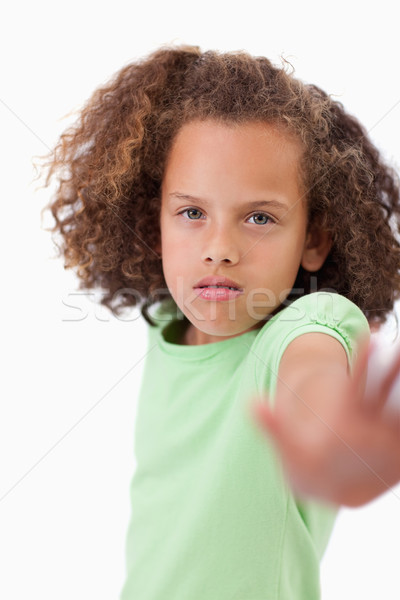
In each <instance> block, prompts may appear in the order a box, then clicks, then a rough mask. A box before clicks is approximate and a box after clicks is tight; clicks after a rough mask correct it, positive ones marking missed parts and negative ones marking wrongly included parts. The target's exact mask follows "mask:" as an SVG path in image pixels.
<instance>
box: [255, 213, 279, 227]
mask: <svg viewBox="0 0 400 600" xmlns="http://www.w3.org/2000/svg"><path fill="white" fill-rule="evenodd" d="M249 219H254V221H253V223H255V224H256V225H267V223H269V222H271V223H273V222H274V220H273V219H272V217H270V216H269V215H267V214H265V213H255V214H254V215H251V217H249Z"/></svg>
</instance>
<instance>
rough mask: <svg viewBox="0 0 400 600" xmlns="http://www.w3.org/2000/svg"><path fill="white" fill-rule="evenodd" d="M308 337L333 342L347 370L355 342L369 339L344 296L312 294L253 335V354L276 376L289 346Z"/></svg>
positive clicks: (364, 322) (365, 324)
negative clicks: (318, 336) (315, 335)
mask: <svg viewBox="0 0 400 600" xmlns="http://www.w3.org/2000/svg"><path fill="white" fill-rule="evenodd" d="M308 333H319V334H325V335H328V336H330V337H331V338H334V339H336V340H337V341H338V342H339V343H340V344H341V345H342V347H343V349H344V351H345V353H346V356H347V360H348V363H349V365H350V366H351V365H352V364H353V362H354V360H355V358H356V354H357V345H358V340H359V339H360V338H362V337H366V336H368V335H369V325H368V321H367V319H366V318H365V316H364V314H363V313H362V311H361V310H360V309H359V308H358V307H357V306H356V305H355V304H354V303H353V302H351V301H350V300H348V299H347V298H345V297H344V296H341V295H339V294H336V293H333V292H314V293H312V294H308V295H306V296H302V297H301V298H298V299H297V300H295V301H294V302H292V303H291V304H290V305H289V306H287V307H286V308H284V309H283V310H281V311H280V312H279V313H278V314H277V315H275V316H274V317H273V318H272V319H271V320H270V321H269V322H268V323H266V324H265V325H264V326H263V327H262V329H261V330H260V332H259V334H258V335H257V338H256V340H255V343H254V351H255V353H256V354H257V355H258V356H260V357H262V358H263V359H264V360H265V361H267V362H268V364H269V365H270V368H271V371H272V372H274V373H277V372H278V369H279V364H280V361H281V359H282V356H283V354H284V352H285V350H286V349H287V347H288V346H289V344H290V343H291V342H292V341H293V340H295V339H296V338H298V337H299V336H302V335H304V334H308ZM330 341H331V340H330Z"/></svg>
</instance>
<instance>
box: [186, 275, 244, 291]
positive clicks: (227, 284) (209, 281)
mask: <svg viewBox="0 0 400 600" xmlns="http://www.w3.org/2000/svg"><path fill="white" fill-rule="evenodd" d="M193 288H194V289H195V290H198V289H210V290H212V289H217V290H218V289H227V290H231V291H234V292H243V288H242V287H241V286H240V285H239V284H238V283H237V282H236V281H233V280H232V279H228V278H227V277H218V276H211V277H204V278H203V279H201V280H200V281H198V282H197V283H196V284H195V285H194V286H193Z"/></svg>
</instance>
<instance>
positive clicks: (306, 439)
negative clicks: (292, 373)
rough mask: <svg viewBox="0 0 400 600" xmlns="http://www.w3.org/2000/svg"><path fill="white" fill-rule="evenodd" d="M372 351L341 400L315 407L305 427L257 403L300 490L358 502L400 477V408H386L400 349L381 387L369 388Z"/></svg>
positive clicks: (357, 367)
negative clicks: (366, 375)
mask: <svg viewBox="0 0 400 600" xmlns="http://www.w3.org/2000/svg"><path fill="white" fill-rule="evenodd" d="M369 355H370V350H368V348H367V347H366V346H365V347H364V349H363V350H362V352H361V356H360V358H359V360H358V361H357V364H356V365H355V369H354V375H353V378H352V379H349V380H348V381H347V382H346V384H345V385H344V386H343V388H342V389H340V390H338V395H337V402H335V403H334V405H333V404H332V403H330V404H329V405H328V404H326V405H322V407H323V408H322V409H321V410H319V411H318V414H316V413H315V412H313V414H312V416H311V418H310V419H309V420H308V421H307V425H306V426H305V427H297V426H296V423H295V422H294V421H293V420H292V419H286V418H284V415H283V414H282V413H281V412H280V411H279V410H278V409H277V410H275V411H274V412H272V411H271V410H270V408H269V407H268V406H267V405H266V404H265V403H261V404H257V405H256V406H255V412H256V418H257V420H258V422H259V423H260V424H261V426H262V427H264V428H265V429H266V430H267V431H268V432H269V434H270V435H271V436H272V438H273V440H274V442H275V445H276V446H277V448H278V450H279V452H280V455H281V457H282V461H283V464H284V466H285V468H286V471H287V474H288V476H289V479H290V481H291V483H292V485H293V487H294V489H295V491H297V492H298V493H301V494H305V495H312V496H316V497H319V498H321V499H324V500H327V501H330V502H333V503H337V504H344V505H347V506H358V505H361V504H364V503H366V502H368V501H370V500H372V499H373V498H375V497H377V496H378V495H380V494H382V493H384V492H385V491H387V490H388V489H390V488H391V486H393V485H395V484H396V483H397V482H398V481H399V480H400V414H399V413H395V412H392V413H389V412H387V411H385V410H384V409H385V407H386V403H387V400H388V397H389V393H390V390H391V388H392V386H393V383H394V381H395V380H396V378H397V376H398V375H399V372H400V355H399V356H398V357H397V358H396V360H395V361H394V363H393V365H392V366H391V368H390V370H389V372H388V373H387V375H385V376H384V377H382V376H381V378H380V381H379V382H375V384H376V385H375V386H374V387H375V391H374V392H372V390H371V389H367V390H366V391H365V392H364V385H363V382H364V380H365V373H366V369H367V364H368V356H369ZM278 406H279V405H278Z"/></svg>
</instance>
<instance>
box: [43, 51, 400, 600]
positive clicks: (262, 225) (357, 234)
mask: <svg viewBox="0 0 400 600" xmlns="http://www.w3.org/2000/svg"><path fill="white" fill-rule="evenodd" d="M53 175H57V176H58V179H59V186H58V190H57V192H56V195H55V198H54V200H53V202H52V204H51V210H52V214H53V216H54V218H55V227H54V229H55V231H57V232H58V233H59V234H60V236H61V244H62V245H61V249H62V252H63V254H64V257H65V264H66V266H67V267H70V268H75V269H76V271H77V274H78V276H79V277H80V278H81V284H82V287H84V288H93V287H97V288H100V289H101V290H103V291H104V296H103V302H104V304H106V305H107V306H108V307H109V308H111V309H112V310H122V309H123V308H124V307H129V306H134V305H135V304H141V306H142V313H143V316H144V318H145V319H146V320H147V321H148V323H149V325H150V327H149V346H148V349H147V359H146V360H147V362H146V365H145V368H144V375H143V382H142V388H141V394H140V399H139V407H138V416H137V422H136V432H135V453H136V459H137V468H136V472H135V474H134V478H133V481H132V488H131V498H132V517H131V522H130V526H129V530H128V535H127V578H126V582H125V585H124V588H123V590H122V594H121V600H165V599H168V600H169V599H171V600H234V599H235V600H278V599H281V600H292V599H293V600H300V599H304V600H314V599H316V598H319V560H320V558H321V556H322V553H323V551H324V549H325V547H326V544H327V541H328V538H329V534H330V531H331V529H332V525H333V522H334V517H335V512H336V509H335V506H336V505H338V504H347V505H353V506H354V505H359V504H362V503H364V502H367V501H368V500H370V499H371V498H373V497H375V496H377V495H378V494H380V493H382V492H383V491H386V490H387V489H388V488H389V487H390V486H391V485H394V484H395V483H396V482H397V481H398V480H399V479H400V464H399V456H400V441H399V435H398V430H397V429H396V419H395V418H394V417H391V416H390V415H389V416H388V415H387V414H386V413H385V411H384V410H383V407H384V405H385V402H386V399H387V397H388V394H389V392H390V388H391V386H392V383H393V381H394V379H395V378H396V376H397V375H398V372H399V369H400V361H399V360H396V362H395V364H394V365H393V366H392V367H391V369H390V370H389V373H388V375H387V376H386V377H384V378H383V379H382V382H381V383H380V384H379V386H378V387H377V389H376V391H375V394H374V396H373V397H369V396H368V395H366V394H364V385H363V384H364V379H365V372H366V364H367V359H368V355H369V351H368V349H367V345H368V344H367V341H365V340H366V338H367V337H368V332H369V326H368V322H369V323H370V324H372V325H374V326H379V325H380V324H381V323H383V322H384V321H385V318H386V316H387V315H388V314H389V312H390V311H391V310H392V308H393V302H394V300H395V299H396V298H397V297H398V295H399V285H400V279H399V273H398V268H399V255H400V248H399V242H398V238H397V235H398V219H399V214H400V209H399V190H398V184H397V179H396V177H395V174H394V173H393V172H392V171H391V170H390V169H389V168H388V167H387V166H386V165H385V164H384V163H383V162H382V160H381V157H380V155H379V153H378V151H377V150H376V148H375V147H374V146H373V145H372V144H371V142H370V141H369V140H368V137H367V135H366V133H365V131H364V130H363V129H362V127H361V126H360V125H359V123H358V122H357V121H356V120H355V119H354V118H353V117H351V116H350V115H348V114H347V113H346V112H345V111H344V109H343V107H342V106H341V104H340V103H338V102H335V101H333V100H332V99H331V98H330V97H329V96H327V95H326V94H325V93H324V92H323V91H321V90H320V89H319V88H317V87H316V86H312V85H305V84H303V83H301V82H300V81H298V80H296V79H295V78H294V77H293V76H292V75H290V74H288V73H287V72H286V71H285V70H284V69H280V68H276V67H274V66H273V65H272V64H271V63H270V62H269V61H268V60H267V59H266V58H253V57H251V56H249V55H247V54H245V53H228V54H220V53H217V52H206V53H202V52H201V51H200V50H199V49H198V48H197V47H178V48H164V49H160V50H159V51H157V52H155V53H154V54H152V55H151V56H149V57H148V58H146V59H144V60H143V61H139V62H137V63H135V64H131V65H128V66H126V67H125V68H123V69H122V70H121V71H120V72H119V73H117V75H116V77H115V78H114V79H113V80H112V81H111V82H110V83H109V84H108V85H106V86H105V87H103V88H101V89H99V90H98V91H96V92H95V94H94V95H93V97H92V98H91V100H90V101H89V103H88V104H87V106H86V107H85V108H84V109H83V110H82V113H81V116H80V120H79V121H78V123H77V124H76V125H75V126H73V127H72V128H71V129H69V130H68V131H66V132H65V133H64V135H62V136H61V139H60V142H59V144H58V145H57V147H56V148H55V150H54V154H53V155H52V157H51V160H50V163H49V174H48V181H49V180H50V179H51V177H52V176H53ZM153 305H154V306H155V307H156V310H155V311H154V310H152V311H151V312H152V314H151V313H150V309H151V307H153ZM363 338H364V341H361V342H360V340H362V339H363ZM360 344H361V349H360V351H358V346H359V345H360ZM357 354H359V359H358V360H356V356H357ZM349 374H352V376H351V377H350V375H349ZM255 398H259V399H261V402H260V401H258V403H257V404H256V405H255V406H254V399H255ZM260 425H261V427H260ZM262 428H264V431H263V430H262ZM272 440H273V442H274V446H273V445H272ZM276 448H278V449H279V450H280V452H279V453H277V452H276ZM282 466H284V467H286V473H287V474H288V475H289V478H290V482H291V486H289V485H288V483H287V478H286V476H285V475H284V474H283V469H282ZM310 495H314V496H316V497H319V501H316V500H310V498H309V497H310ZM322 501H323V502H322Z"/></svg>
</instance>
